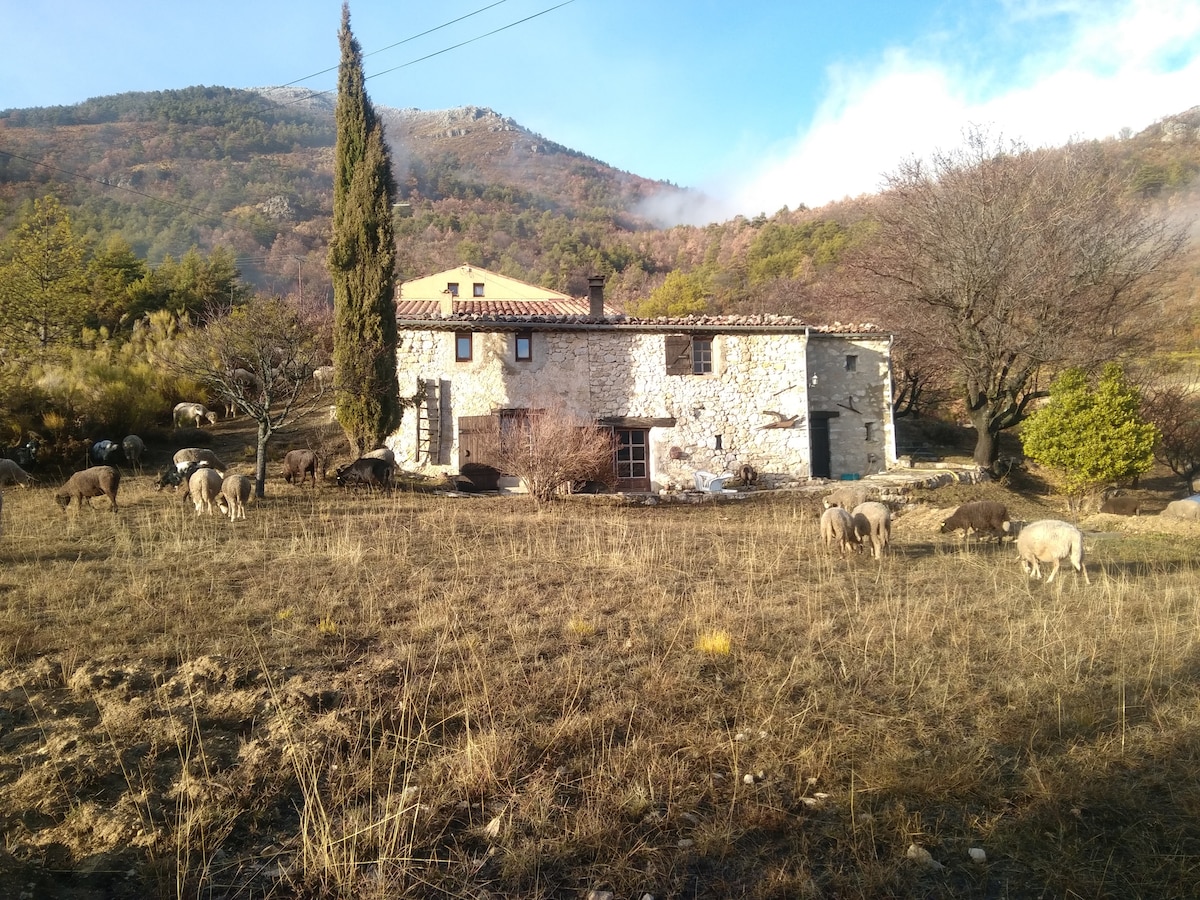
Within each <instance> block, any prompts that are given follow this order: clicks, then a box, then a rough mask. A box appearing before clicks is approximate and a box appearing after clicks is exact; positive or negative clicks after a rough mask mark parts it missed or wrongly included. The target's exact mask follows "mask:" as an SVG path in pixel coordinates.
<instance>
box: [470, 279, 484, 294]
mask: <svg viewBox="0 0 1200 900" xmlns="http://www.w3.org/2000/svg"><path fill="white" fill-rule="evenodd" d="M471 296H472V297H482V296H483V282H482V281H477V282H475V283H474V284H473V285H471Z"/></svg>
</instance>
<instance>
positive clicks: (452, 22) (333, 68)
mask: <svg viewBox="0 0 1200 900" xmlns="http://www.w3.org/2000/svg"><path fill="white" fill-rule="evenodd" d="M507 2H508V0H496V2H495V3H489V4H488V5H487V6H483V7H480V8H479V9H477V10H475V11H474V12H469V13H467V14H466V15H465V16H459V17H458V18H457V19H451V20H450V21H449V22H443V23H442V24H441V25H437V26H435V27H433V28H430V29H429V30H427V31H422V32H421V33H420V34H414V35H413V36H412V37H406V38H405V39H404V40H402V41H396V43H394V44H388V45H387V46H386V47H380V48H379V49H378V50H372V51H371V52H370V53H364V54H363V59H366V58H367V57H368V56H374V55H375V54H377V53H383V52H384V51H386V50H394V49H395V48H396V47H399V46H401V45H403V44H407V43H409V42H410V41H415V40H416V39H417V38H423V37H425V36H426V35H429V34H433V33H434V32H435V31H441V30H442V29H443V28H448V27H450V26H451V25H455V24H457V23H459V22H462V21H463V20H464V19H469V18H471V16H477V15H479V14H480V13H482V12H487V11H488V10H489V9H491V8H492V7H493V6H499V5H500V4H501V3H507ZM337 69H338V67H337V66H330V67H329V68H328V69H322V70H321V71H320V72H313V73H312V74H311V75H305V76H304V77H303V78H297V79H296V80H295V81H289V82H288V83H287V84H281V85H280V87H291V86H292V85H294V84H300V83H301V82H303V81H308V80H309V79H310V78H316V77H317V76H319V75H326V74H328V73H329V72H336V71H337Z"/></svg>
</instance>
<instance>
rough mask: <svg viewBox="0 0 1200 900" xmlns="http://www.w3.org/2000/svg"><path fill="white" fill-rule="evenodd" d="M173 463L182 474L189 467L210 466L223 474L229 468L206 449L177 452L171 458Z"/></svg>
mask: <svg viewBox="0 0 1200 900" xmlns="http://www.w3.org/2000/svg"><path fill="white" fill-rule="evenodd" d="M171 462H173V463H175V468H177V469H178V470H179V471H180V472H182V471H184V470H185V469H187V467H188V466H189V465H201V466H209V467H210V468H213V469H216V470H217V471H218V472H221V473H222V474H224V472H225V470H226V469H227V468H229V467H228V466H226V465H225V463H223V462H222V461H221V459H220V457H218V456H217V454H215V453H213V452H212V451H211V450H208V449H206V448H204V447H184V448H183V449H182V450H176V451H175V455H174V456H172V457H171Z"/></svg>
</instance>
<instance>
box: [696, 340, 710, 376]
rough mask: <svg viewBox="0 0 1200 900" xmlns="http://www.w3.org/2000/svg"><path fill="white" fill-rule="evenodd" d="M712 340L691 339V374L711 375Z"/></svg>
mask: <svg viewBox="0 0 1200 900" xmlns="http://www.w3.org/2000/svg"><path fill="white" fill-rule="evenodd" d="M712 370H713V363H712V338H700V337H698V338H692V374H693V375H709V374H711V373H712Z"/></svg>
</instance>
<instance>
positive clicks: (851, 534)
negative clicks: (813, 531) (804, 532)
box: [821, 506, 860, 556]
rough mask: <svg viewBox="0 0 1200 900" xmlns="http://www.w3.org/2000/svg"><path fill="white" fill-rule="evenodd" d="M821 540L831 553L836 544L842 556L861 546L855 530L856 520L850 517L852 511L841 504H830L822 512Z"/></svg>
mask: <svg viewBox="0 0 1200 900" xmlns="http://www.w3.org/2000/svg"><path fill="white" fill-rule="evenodd" d="M821 540H822V541H824V542H825V548H826V549H827V550H828V551H829V552H831V553H832V552H833V548H834V545H835V544H836V545H837V548H838V550H839V551H841V554H842V556H845V555H846V552H847V551H849V550H857V549H859V547H860V545H859V543H858V535H857V534H856V533H855V531H854V520H853V519H851V518H850V513H848V512H846V510H844V509H842V507H840V506H830V507H829V508H828V509H826V510H825V512H823V513H821Z"/></svg>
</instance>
